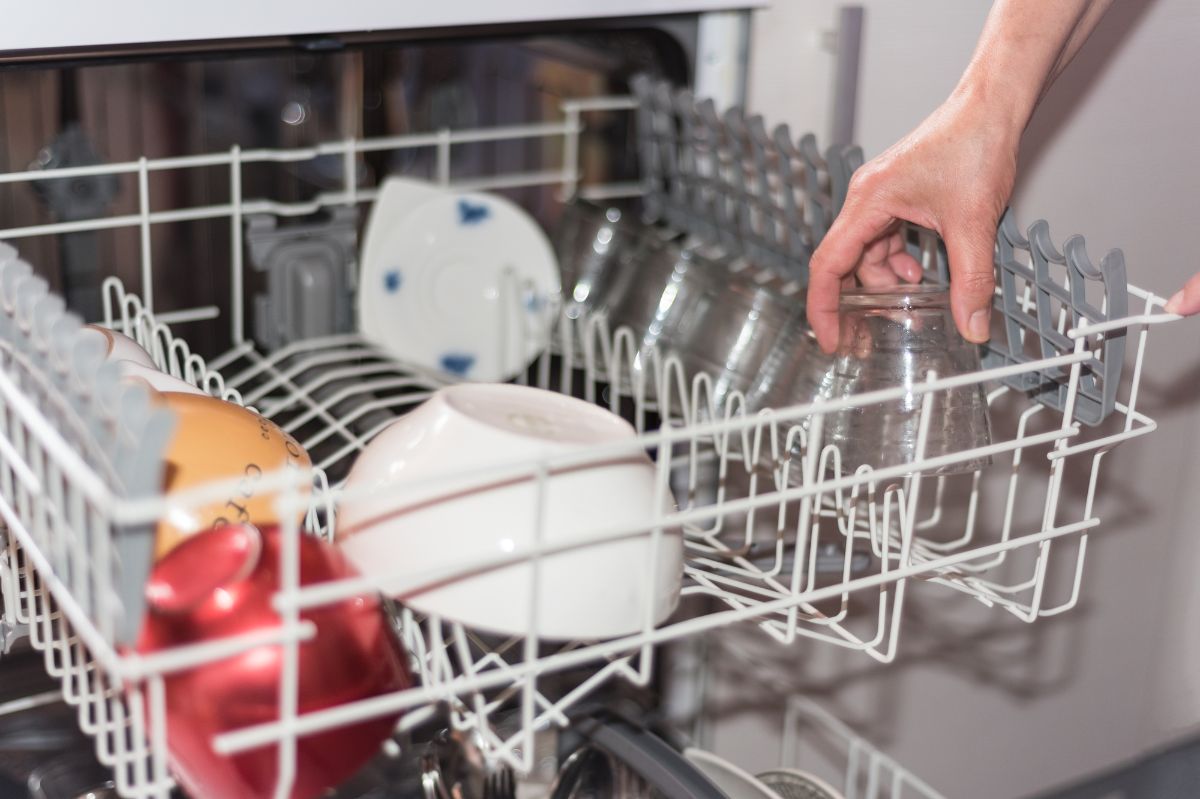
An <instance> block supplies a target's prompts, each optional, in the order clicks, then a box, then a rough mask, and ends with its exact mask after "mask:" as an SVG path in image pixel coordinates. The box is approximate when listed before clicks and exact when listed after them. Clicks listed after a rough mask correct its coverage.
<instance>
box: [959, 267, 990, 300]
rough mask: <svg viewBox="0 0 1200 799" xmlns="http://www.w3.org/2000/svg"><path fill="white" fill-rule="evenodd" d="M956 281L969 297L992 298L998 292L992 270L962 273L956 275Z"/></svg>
mask: <svg viewBox="0 0 1200 799" xmlns="http://www.w3.org/2000/svg"><path fill="white" fill-rule="evenodd" d="M954 280H955V282H956V283H957V284H958V287H959V289H960V290H961V291H962V292H964V293H965V294H966V295H967V296H969V297H990V296H991V295H992V292H994V291H995V290H996V276H995V275H994V274H993V273H992V270H990V269H979V270H966V271H961V272H959V273H957V274H955V275H954Z"/></svg>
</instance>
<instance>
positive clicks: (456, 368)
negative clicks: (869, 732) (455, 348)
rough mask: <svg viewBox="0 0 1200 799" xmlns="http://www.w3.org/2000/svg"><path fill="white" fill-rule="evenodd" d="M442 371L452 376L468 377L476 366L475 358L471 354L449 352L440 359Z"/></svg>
mask: <svg viewBox="0 0 1200 799" xmlns="http://www.w3.org/2000/svg"><path fill="white" fill-rule="evenodd" d="M438 363H440V364H441V366H442V370H443V371H445V372H449V373H450V374H452V375H458V376H459V377H466V376H467V373H468V372H470V371H471V367H472V366H474V365H475V356H474V355H472V354H471V353H469V352H447V353H446V354H444V355H443V356H442V357H441V358H440V359H438Z"/></svg>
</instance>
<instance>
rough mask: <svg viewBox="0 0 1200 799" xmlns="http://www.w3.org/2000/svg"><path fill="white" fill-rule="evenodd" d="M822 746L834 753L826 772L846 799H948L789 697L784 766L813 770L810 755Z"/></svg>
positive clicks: (816, 708)
mask: <svg viewBox="0 0 1200 799" xmlns="http://www.w3.org/2000/svg"><path fill="white" fill-rule="evenodd" d="M814 739H816V740H814ZM818 742H819V744H820V745H823V746H829V747H830V748H831V749H832V750H833V753H832V754H831V755H827V756H826V757H825V758H824V760H827V761H829V770H828V771H826V772H824V773H827V774H828V775H829V777H830V778H831V780H834V781H835V782H834V785H835V787H838V788H840V789H841V792H842V795H843V796H845V797H846V799H944V797H943V796H942V794H940V793H938V792H937V791H936V790H934V789H933V788H932V787H930V786H929V784H928V783H926V782H925V781H924V780H923V779H921V778H920V777H919V776H917V775H916V774H914V773H912V772H911V771H909V770H908V769H906V768H905V767H904V766H903V765H901V764H900V763H897V762H896V761H895V760H894V759H892V758H890V757H888V756H887V755H886V754H884V753H883V752H881V751H879V750H878V749H876V748H875V746H874V745H872V744H871V742H870V741H867V740H866V739H864V738H863V737H862V736H861V735H859V734H858V733H856V732H855V731H854V730H852V729H850V728H849V727H847V726H846V725H845V724H843V723H842V722H841V721H840V720H839V719H838V718H836V717H835V716H833V715H832V714H831V713H830V712H829V711H828V710H826V709H825V708H823V707H821V706H820V705H819V704H817V703H816V702H813V701H812V700H810V699H807V698H805V697H802V696H793V697H791V698H789V699H788V702H787V710H786V712H785V714H784V721H783V734H782V735H781V736H780V739H779V748H780V755H779V762H780V764H781V766H782V767H783V768H795V767H796V766H800V765H803V766H804V767H805V768H811V767H812V764H811V763H810V761H811V760H813V758H810V757H806V755H808V754H809V751H808V750H811V749H815V748H816V746H815V745H814V744H817V743H818ZM830 745H831V746H830ZM843 762H844V764H845V765H844V766H843ZM824 773H819V774H818V776H823V774H824ZM838 782H840V785H838V784H837V783H838Z"/></svg>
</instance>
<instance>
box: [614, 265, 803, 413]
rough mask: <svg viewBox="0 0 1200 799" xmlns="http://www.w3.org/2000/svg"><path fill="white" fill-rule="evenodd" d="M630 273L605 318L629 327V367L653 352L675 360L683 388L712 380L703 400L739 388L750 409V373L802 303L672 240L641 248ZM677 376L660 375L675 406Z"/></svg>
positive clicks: (796, 326) (799, 319)
mask: <svg viewBox="0 0 1200 799" xmlns="http://www.w3.org/2000/svg"><path fill="white" fill-rule="evenodd" d="M634 272H635V274H634V277H633V278H632V279H631V280H630V281H629V283H628V284H627V285H626V286H625V287H624V292H623V295H622V297H621V299H620V302H618V303H615V304H614V305H613V307H612V310H611V312H610V314H609V324H610V327H611V328H612V329H616V328H617V327H628V328H629V329H631V330H632V331H633V332H634V335H635V337H636V339H637V341H636V344H637V347H638V356H637V362H636V363H635V365H634V369H635V371H636V370H638V369H645V368H646V366H647V357H648V353H649V352H650V351H651V350H656V351H657V353H658V356H659V357H660V359H662V362H665V360H666V359H667V358H670V357H673V358H675V359H677V360H678V361H679V365H680V367H681V371H682V376H683V379H684V386H683V388H684V390H685V391H689V392H690V390H691V387H692V385H693V383H692V381H693V378H695V377H696V375H698V374H701V373H704V374H707V375H708V376H709V377H710V378H711V382H710V384H709V385H710V389H709V393H708V396H706V397H704V398H703V399H704V400H705V402H704V405H705V406H707V405H709V404H711V405H712V406H713V407H715V408H718V409H720V408H723V407H724V406H725V405H726V403H727V402H728V400H729V398H730V396H731V395H732V394H733V393H734V392H739V393H741V394H742V395H743V396H744V397H745V399H746V405H747V409H748V410H750V411H753V410H756V409H757V408H758V407H760V405H759V403H760V401H761V394H762V393H763V392H760V391H757V390H756V379H757V377H758V375H759V373H760V371H761V369H762V365H763V363H764V362H765V361H766V360H767V359H768V358H769V357H770V355H771V353H772V352H773V351H775V349H776V348H777V344H776V342H777V341H778V340H781V339H785V338H789V337H791V336H793V335H794V334H795V333H796V332H798V331H799V330H800V329H802V327H803V324H804V306H803V302H802V301H800V300H799V299H797V298H795V297H790V296H785V295H784V294H781V293H779V292H778V291H776V290H774V289H772V288H768V287H766V286H762V285H760V284H758V283H757V282H755V281H754V280H753V279H751V277H750V276H749V275H748V274H746V273H737V272H733V271H732V270H731V269H730V268H729V264H728V263H727V262H725V261H722V260H719V259H714V258H710V257H707V256H706V255H704V254H702V253H701V252H700V251H698V250H695V249H680V248H678V247H676V246H674V245H671V244H664V245H660V246H658V247H655V248H652V249H650V250H648V251H646V252H645V253H644V257H643V259H642V260H641V262H640V263H639V264H637V269H636V270H634ZM659 366H660V367H661V362H660V364H659ZM675 374H676V373H668V374H667V375H666V377H667V379H668V380H670V381H671V382H670V394H671V396H672V406H673V408H674V409H675V410H677V411H678V409H679V396H680V393H681V392H680V386H679V385H678V383H676V382H675ZM646 379H647V380H646V385H647V395H648V396H656V394H655V390H656V388H657V386H655V385H654V382H655V381H654V379H653V376H652V375H650V374H647V375H646Z"/></svg>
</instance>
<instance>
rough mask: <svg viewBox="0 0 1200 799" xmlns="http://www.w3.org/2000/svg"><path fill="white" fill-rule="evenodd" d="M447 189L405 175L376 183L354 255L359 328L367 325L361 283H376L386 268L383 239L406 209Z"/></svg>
mask: <svg viewBox="0 0 1200 799" xmlns="http://www.w3.org/2000/svg"><path fill="white" fill-rule="evenodd" d="M445 193H447V190H446V189H445V188H442V187H440V186H437V185H435V184H433V183H430V182H429V181H427V180H419V179H417V178H406V177H389V178H387V179H386V180H384V181H383V183H381V184H380V185H379V194H377V195H376V197H375V202H374V203H372V204H371V215H370V216H369V217H368V218H367V224H366V227H364V228H363V243H362V248H361V250H360V252H359V258H358V262H359V263H358V275H359V281H358V314H359V316H358V319H359V330H364V329H366V328H367V327H370V326H371V325H370V324H369V323H364V320H363V317H364V316H365V315H366V314H367V313H368V308H369V307H370V304H369V303H364V302H363V286H365V285H377V284H378V282H379V276H380V275H382V274H383V273H384V272H385V271H386V267H385V262H384V261H381V260H380V258H381V253H382V251H383V247H384V242H385V240H386V239H387V238H388V236H389V235H390V234H391V233H392V231H394V230H395V229H396V226H397V225H399V224H400V222H401V220H403V219H404V217H405V216H407V215H408V212H409V211H411V210H413V209H414V208H416V207H417V206H419V205H420V204H421V203H423V202H425V201H426V200H429V199H431V198H433V197H436V196H438V195H439V194H445Z"/></svg>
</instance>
